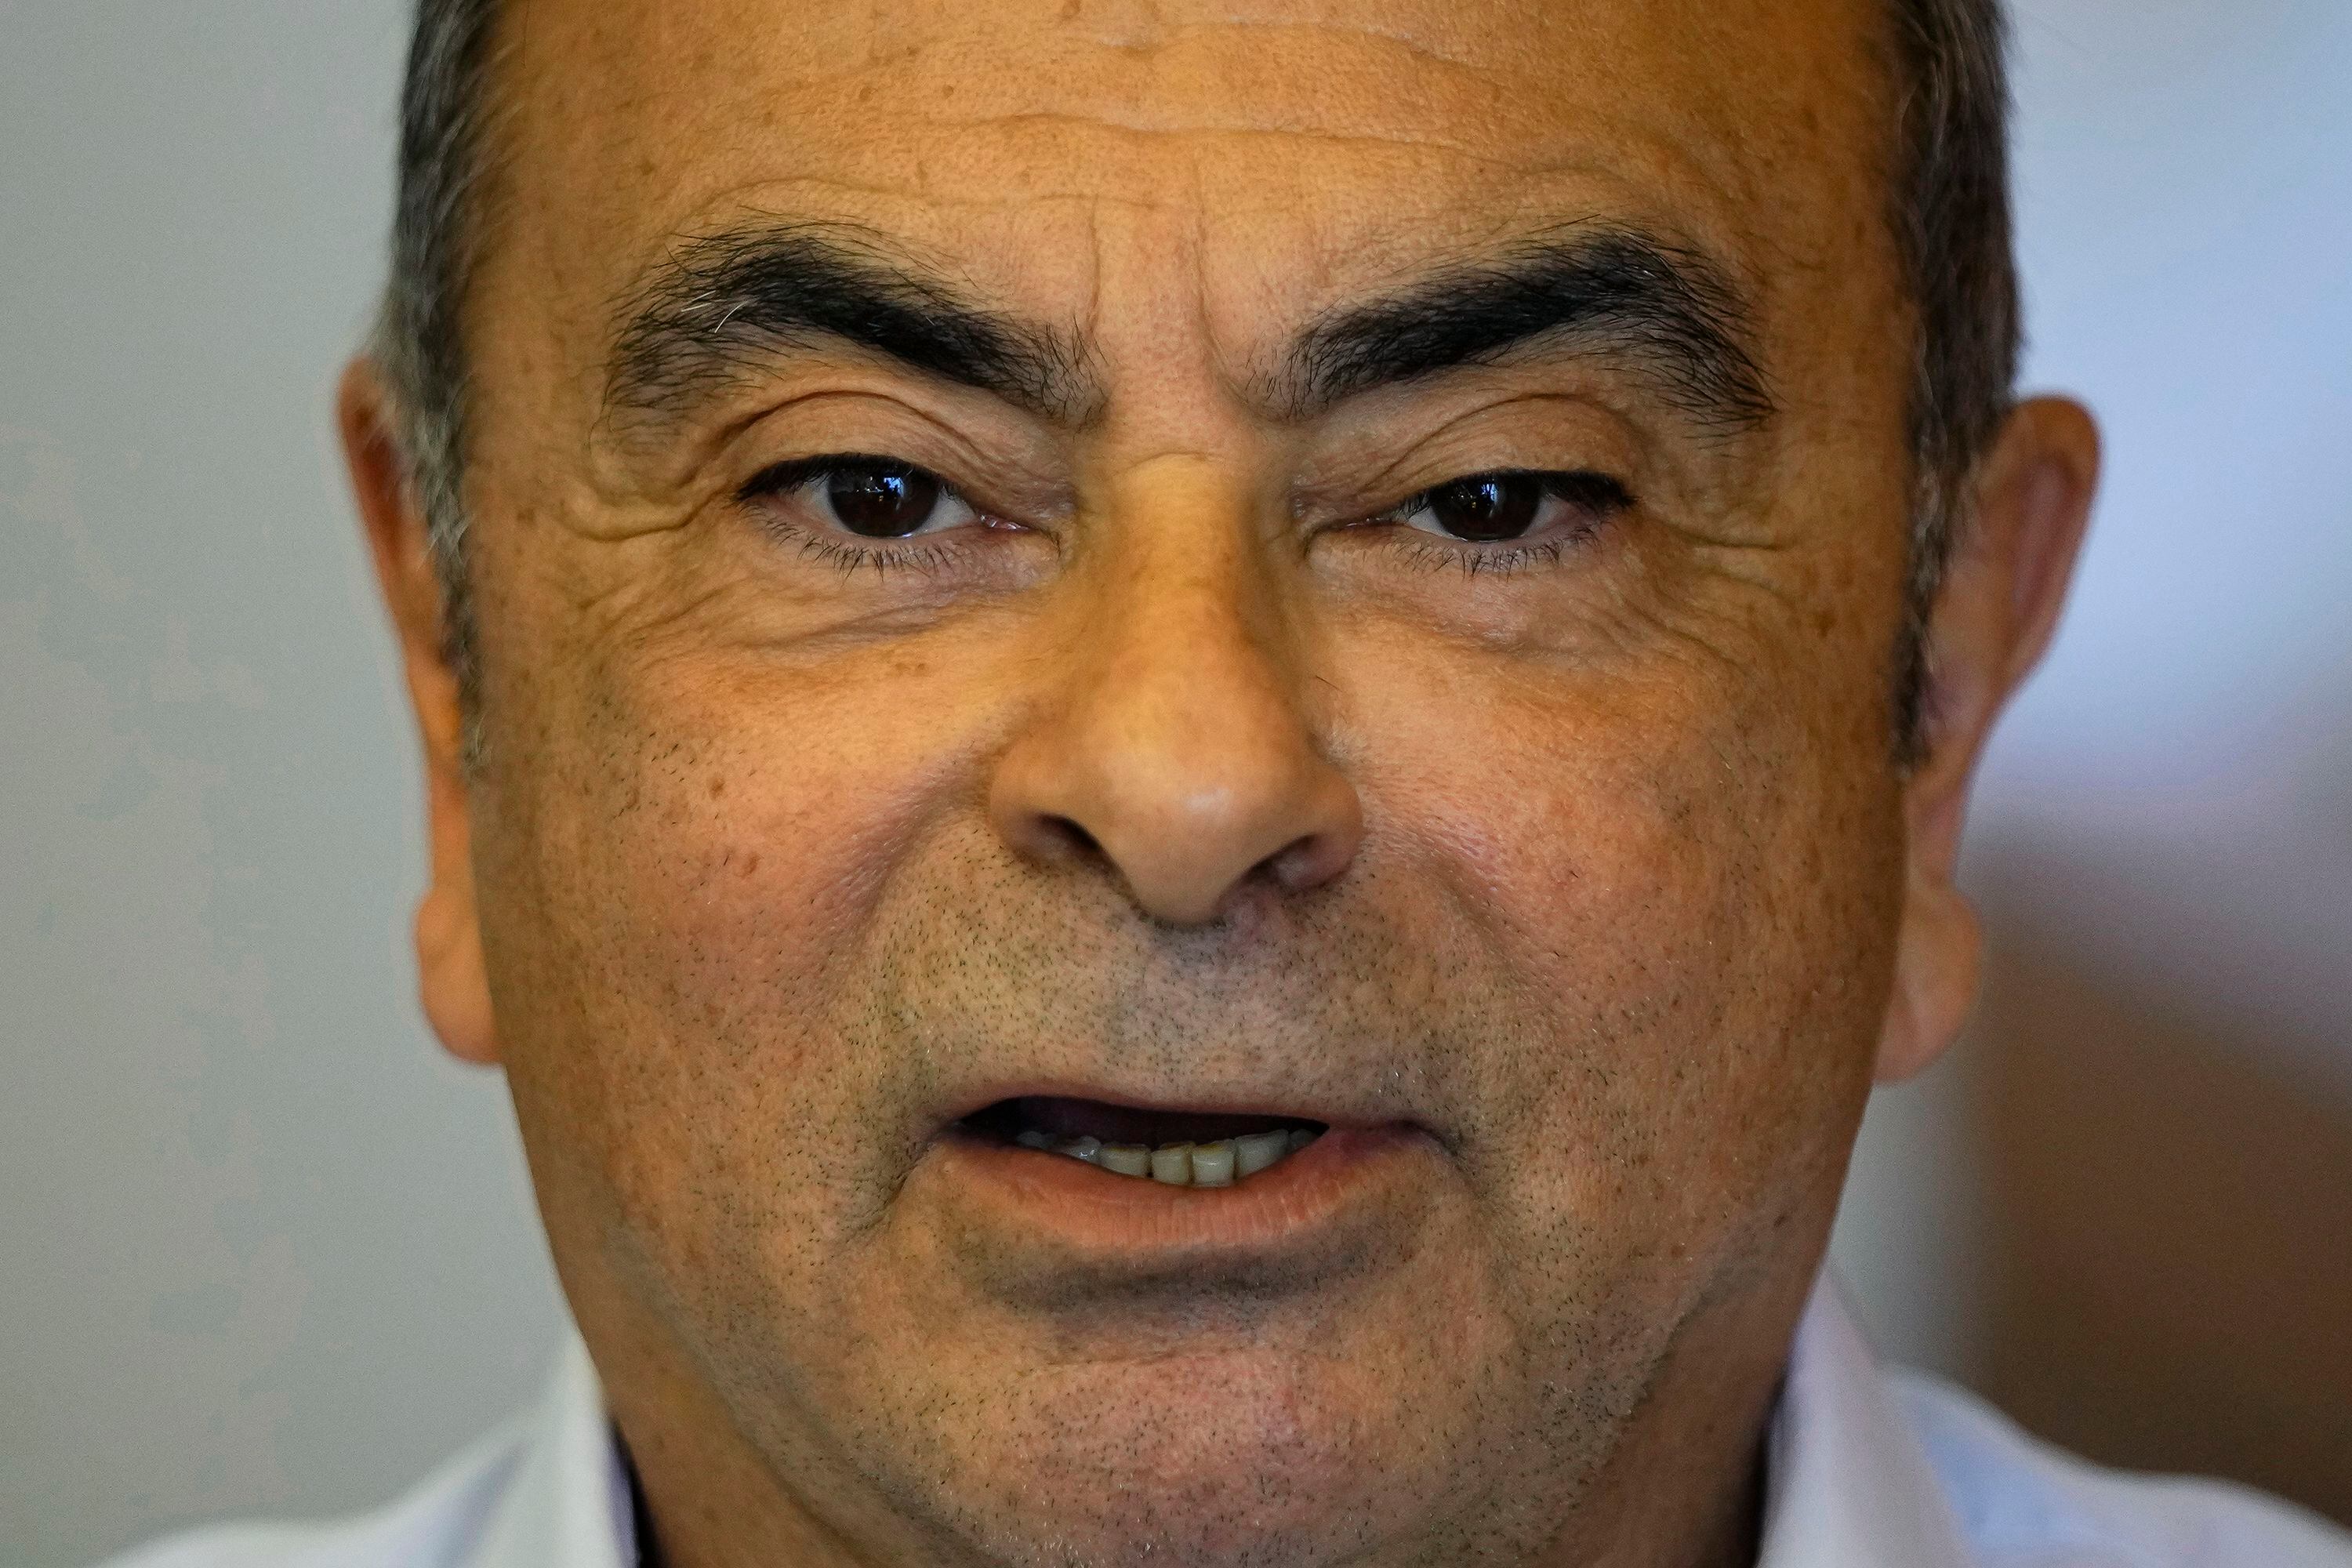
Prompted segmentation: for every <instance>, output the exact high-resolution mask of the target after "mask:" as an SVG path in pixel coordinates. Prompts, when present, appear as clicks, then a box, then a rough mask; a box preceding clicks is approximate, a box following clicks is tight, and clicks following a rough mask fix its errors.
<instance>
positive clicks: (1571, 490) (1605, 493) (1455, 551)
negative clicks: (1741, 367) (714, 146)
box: [735, 452, 1633, 577]
mask: <svg viewBox="0 0 2352 1568" xmlns="http://www.w3.org/2000/svg"><path fill="white" fill-rule="evenodd" d="M878 464H889V465H892V466H904V467H909V468H911V467H913V465H911V464H903V463H902V461H901V459H898V458H884V457H879V456H877V455H875V454H871V453H865V452H832V453H827V454H824V456H821V457H814V458H793V459H792V460H790V461H788V462H782V463H776V464H773V465H772V466H770V467H768V468H762V469H761V471H760V472H759V473H757V474H755V475H753V476H752V477H751V479H749V480H747V481H746V482H745V483H744V484H743V485H742V486H741V488H740V489H738V490H737V491H736V492H735V499H736V501H737V503H738V504H739V505H741V506H744V507H747V508H749V507H751V506H753V505H755V504H756V503H757V502H759V501H760V500H763V499H766V498H769V497H773V496H780V495H787V494H789V493H791V492H792V491H793V490H795V489H800V488H801V487H802V486H803V485H806V484H808V483H810V482H811V481H812V480H814V479H824V478H826V477H828V476H830V475H832V474H835V473H837V472H839V471H840V470H842V469H845V468H856V467H862V466H870V465H878ZM920 471H922V472H925V473H927V474H928V473H929V470H928V469H924V470H920ZM930 477H931V478H932V479H934V480H935V481H936V482H937V483H938V485H939V487H940V494H941V495H942V496H945V497H953V498H955V499H956V500H961V501H962V502H963V503H964V504H965V505H966V506H971V505H972V503H971V500H970V499H969V498H967V497H965V496H964V495H963V493H962V492H961V491H960V490H958V489H956V488H955V487H954V486H952V485H950V484H949V483H948V482H947V481H946V480H945V479H939V478H938V476H937V475H931V476H930ZM1469 479H1537V480H1538V481H1540V485H1541V489H1542V492H1543V495H1544V497H1545V498H1546V499H1547V500H1559V501H1565V502H1568V503H1570V504H1572V505H1577V506H1580V507H1581V508H1582V509H1583V510H1585V511H1587V512H1588V513H1590V514H1591V517H1590V520H1589V521H1587V522H1586V523H1585V524H1584V525H1583V526H1581V527H1579V528H1577V529H1576V530H1575V531H1572V532H1570V533H1566V534H1555V535H1553V536H1551V537H1549V538H1547V539H1538V540H1536V541H1534V542H1528V543H1517V542H1514V543H1509V544H1503V545H1497V546H1496V547H1494V548H1491V549H1481V548H1478V547H1477V543H1476V542H1475V541H1474V540H1460V541H1456V542H1454V543H1453V544H1450V545H1449V544H1447V543H1444V542H1441V541H1440V540H1439V539H1438V538H1437V536H1435V535H1433V534H1431V533H1429V532H1427V531H1424V530H1422V529H1416V528H1413V527H1411V526H1409V525H1408V524H1407V523H1406V522H1405V521H1404V520H1405V519H1406V518H1409V517H1411V516H1412V514H1413V513H1414V512H1416V511H1419V510H1421V509H1422V508H1423V507H1425V506H1427V505H1429V504H1430V503H1431V500H1432V499H1433V497H1435V496H1436V495H1437V493H1438V492H1439V491H1440V490H1443V489H1447V488H1449V487H1450V486H1453V485H1456V484H1461V483H1463V482H1465V480H1469ZM1632 507H1633V493H1632V492H1631V491H1630V490H1628V489H1626V488H1625V486H1624V485H1623V484H1622V483H1621V482H1619V481H1618V480H1617V479H1612V478H1611V477H1610V476H1608V475H1606V474H1601V473H1596V472H1594V471H1592V470H1591V469H1589V468H1584V469H1576V470H1573V471H1561V472H1538V471H1535V470H1530V469H1496V470H1491V471H1489V472H1486V473H1482V474H1465V475H1463V476H1461V477H1460V478H1458V479H1449V480H1447V481H1446V482H1445V483H1444V484H1440V485H1433V486H1431V487H1430V488H1429V489H1425V490H1423V491H1421V492H1420V493H1418V494H1416V495H1413V496H1410V497H1408V498H1407V499H1406V500H1403V501H1402V502H1400V503H1399V504H1398V505H1396V506H1393V507H1391V508H1390V509H1389V510H1387V511H1384V512H1381V513H1378V514H1376V515H1374V516H1373V517H1370V518H1368V519H1366V520H1365V521H1363V522H1361V523H1357V524H1354V525H1352V526H1354V527H1359V528H1361V527H1367V526H1375V525H1377V526H1381V529H1382V531H1383V533H1384V534H1385V535H1386V536H1387V537H1386V540H1385V543H1386V545H1387V547H1388V548H1389V549H1390V550H1391V551H1393V552H1395V553H1396V555H1397V556H1398V557H1399V558H1400V559H1401V560H1402V561H1404V562H1405V563H1408V564H1409V565H1412V566H1413V567H1414V568H1416V569H1419V570H1423V571H1433V572H1442V571H1449V570H1452V571H1459V572H1461V573H1462V574H1463V575H1464V576H1465V577H1468V576H1475V575H1477V574H1479V573H1482V572H1491V573H1498V574H1504V575H1509V574H1514V573H1518V572H1525V571H1528V570H1530V569H1532V568H1535V567H1538V566H1550V565H1557V564H1559V562H1560V561H1561V560H1562V559H1564V558H1565V557H1566V555H1567V554H1568V552H1569V550H1570V548H1571V547H1574V546H1578V545H1581V544H1583V543H1585V542H1587V541H1589V540H1591V538H1592V536H1593V535H1594V534H1595V533H1597V532H1599V531H1601V528H1602V527H1603V526H1604V525H1605V524H1606V523H1607V522H1608V521H1610V520H1611V519H1612V518H1614V517H1616V516H1617V515H1618V514H1620V513H1622V512H1624V511H1627V510H1631V509H1632ZM973 510H974V511H975V512H976V513H978V514H979V515H980V516H981V517H982V518H983V519H984V518H985V517H986V516H987V514H986V513H985V512H981V511H980V509H979V508H978V507H976V506H975V507H973ZM760 521H761V527H762V528H764V529H765V530H766V531H767V532H768V533H770V534H771V535H772V536H774V537H777V538H780V539H784V540H789V541H791V542H793V543H796V544H798V545H799V546H800V549H801V552H802V553H803V554H804V555H807V556H810V557H812V558H814V559H815V560H819V561H822V562H824V563H825V564H827V565H829V566H832V567H834V568H835V569H836V570H838V571H839V572H840V573H841V574H842V575H844V576H848V575H851V574H854V573H856V572H857V571H859V570H861V569H863V568H866V567H871V568H873V570H874V572H875V573H876V574H877V575H879V574H884V573H887V572H888V571H889V570H891V569H892V568H894V567H898V568H912V569H914V570H916V571H919V572H934V573H936V572H943V571H945V570H947V569H948V568H949V567H950V566H953V565H955V564H957V563H960V562H961V561H962V560H963V558H964V556H965V555H966V554H967V553H968V550H969V546H966V545H961V544H957V543H953V542H950V541H952V540H953V539H954V537H955V534H956V533H959V532H961V531H962V530H961V529H958V530H953V531H950V532H948V533H946V534H944V535H941V536H940V538H939V540H937V541H935V542H922V543H913V542H908V543H905V544H900V545H897V546H884V545H878V544H877V545H868V544H860V543H856V542H851V541H847V540H842V539H836V538H832V537H829V536H827V535H824V534H820V533H816V532H814V531H811V530H809V529H806V528H803V527H802V526H801V525H800V524H798V523H796V522H791V521H786V520H784V519H782V518H781V517H777V516H775V515H773V514H765V515H762V516H761V520H760Z"/></svg>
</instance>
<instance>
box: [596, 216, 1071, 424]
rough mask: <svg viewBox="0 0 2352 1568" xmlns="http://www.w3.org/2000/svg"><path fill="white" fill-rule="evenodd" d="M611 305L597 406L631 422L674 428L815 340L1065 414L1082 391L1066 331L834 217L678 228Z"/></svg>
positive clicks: (1065, 416) (1068, 414)
mask: <svg viewBox="0 0 2352 1568" xmlns="http://www.w3.org/2000/svg"><path fill="white" fill-rule="evenodd" d="M618 314H619V316H620V318H621V325H620V328H619V330H618V332H617V334H616V335H615V338H614V350H613V354H612V360H611V368H610V371H609V375H608V380H607V383H606V386H605V399H604V401H605V407H606V409H607V411H608V414H609V415H610V416H613V417H614V419H615V421H616V422H617V423H619V424H620V425H621V426H623V427H624V428H625V429H627V430H628V431H629V432H630V433H632V434H635V435H639V436H643V435H646V434H648V433H658V432H660V431H666V430H669V429H673V428H675V427H676V426H677V424H679V423H681V422H683V421H684V420H686V419H688V418H689V417H691V416H692V415H693V414H694V413H695V412H696V411H697V410H698V409H700V408H702V407H704V406H706V405H708V403H709V400H710V399H711V398H712V397H714V396H717V395H723V394H724V393H726V392H727V391H729V390H730V389H731V388H733V387H736V386H738V385H740V384H742V383H743V382H745V381H746V380H749V379H751V378H753V377H756V376H757V375H759V374H761V373H762V371H763V370H765V369H767V368H770V367H772V365H773V364H774V363H775V361H776V360H777V359H778V358H779V357H780V356H783V355H788V354H791V353H795V352H798V351H803V350H807V349H810V348H813V347H815V346H817V345H818V344H820V343H823V342H832V343H835V344H848V345H850V346H852V347H855V348H859V349H863V350H866V351H867V352H869V353H875V354H878V355H881V356H882V357H884V358H886V359H889V360H893V361H896V362H897V363H900V364H902V365H906V366H909V367H911V368H913V369H915V370H918V371H920V372H923V373H925V374H929V375H933V376H937V377H939V378H940V379H941V380H943V381H949V382H953V383H955V384H958V385H961V386H969V387H975V388H978V389H979V390H981V391H983V392H988V393H992V394H994V395H997V396H1000V397H1003V398H1006V399H1008V400H1009V401H1012V402H1013V403H1017V404H1020V405H1023V406H1024V407H1027V408H1031V409H1034V410H1036V411H1038V412H1040V413H1042V414H1045V415H1046V416H1051V417H1055V418H1063V419H1073V418H1076V417H1078V416H1080V415H1081V414H1082V411H1083V410H1084V409H1085V408H1087V406H1089V405H1091V404H1092V403H1093V402H1094V401H1095V397H1094V394H1093V390H1092V388H1091V387H1090V385H1089V384H1087V379H1086V377H1085V375H1084V374H1083V365H1082V361H1081V358H1080V356H1079V355H1078V353H1077V352H1076V349H1075V348H1074V347H1072V346H1071V345H1070V344H1068V343H1067V342H1064V341H1062V340H1060V339H1058V338H1056V337H1055V335H1054V334H1052V333H1049V332H1047V331H1044V330H1042V329H1039V328H1037V327H1034V326H1031V325H1029V324H1026V323H1024V322H1020V321H1013V320H1012V319H1010V318H1007V317H1005V316H1003V315H1002V314H999V313H996V312H993V311H991V310H987V309H986V308H984V307H983V306H982V305H980V304H978V303H977V302H975V301H973V300H970V299H967V298H965V297H964V296H962V295H961V294H960V293H959V292H958V291H957V290H956V289H954V288H953V287H951V286H950V284H949V283H948V282H947V281H945V280H944V279H942V278H940V277H939V276H937V275H935V274H933V273H930V272H928V271H926V270H925V269H923V268H921V267H919V265H917V264H915V263H913V262H912V261H910V260H908V259H907V258H903V257H899V256H897V255H895V254H893V253H892V252H891V250H890V248H889V247H887V245H885V244H883V243H882V242H881V241H879V240H878V239H869V238H867V237H865V236H863V235H861V234H859V233H857V232H856V231H850V230H844V229H841V228H838V227H834V226H801V225H784V224H761V225H758V226H751V227H738V228H730V229H725V230H721V231H719V232H716V233H711V234H705V235H698V236H695V237H690V238H688V239H684V240H681V241H679V242H678V243H677V244H676V245H675V246H673V247H671V249H670V252H669V254H668V255H667V257H665V258H663V259H662V260H661V261H660V262H658V263H656V265H655V266H654V267H653V268H650V269H649V270H648V272H647V273H646V277H645V278H644V279H642V280H641V281H640V282H639V284H638V285H637V287H636V288H635V289H633V290H632V291H631V293H630V295H629V296H628V298H627V299H626V300H625V301H624V303H623V306H622V307H621V309H620V310H619V312H618Z"/></svg>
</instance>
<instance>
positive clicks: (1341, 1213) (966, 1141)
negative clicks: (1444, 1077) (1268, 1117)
mask: <svg viewBox="0 0 2352 1568" xmlns="http://www.w3.org/2000/svg"><path fill="white" fill-rule="evenodd" d="M1433 1150H1434V1145H1433V1143H1432V1142H1431V1141H1430V1139H1429V1138H1428V1136H1427V1135H1426V1134H1424V1133H1423V1132H1420V1131H1417V1130H1415V1129H1412V1128H1410V1127H1403V1126H1386V1127H1334V1128H1331V1129H1329V1130H1328V1131H1325V1132H1324V1133H1323V1134H1322V1135H1321V1136H1320V1137H1318V1138H1317V1139H1316V1140H1315V1142H1312V1143H1309V1144H1308V1145H1307V1147H1306V1148H1304V1149H1301V1150H1299V1151H1298V1152H1296V1153H1294V1154H1290V1155H1288V1156H1286V1157H1285V1158H1284V1159H1282V1160H1280V1161H1278V1162H1277V1163H1275V1164H1273V1165H1270V1166H1268V1167H1267V1168H1266V1169H1265V1170H1263V1171H1260V1172H1258V1173H1255V1174H1254V1175H1250V1176H1244V1177H1243V1178H1242V1179H1241V1180H1240V1181H1238V1182H1236V1183H1234V1184H1233V1185H1232V1186H1230V1187H1178V1186H1171V1185H1169V1184H1167V1183H1165V1182H1155V1181H1152V1180H1150V1178H1148V1177H1144V1176H1124V1175H1120V1174H1118V1173H1116V1172H1112V1171H1104V1170H1099V1169H1097V1168H1096V1167H1095V1166H1093V1165H1089V1164H1087V1163H1086V1162H1084V1161H1082V1160H1076V1159H1072V1158H1071V1157H1070V1156H1068V1155H1066V1154H1054V1153H1048V1152H1044V1151H1042V1150H1035V1149H1024V1148H1021V1147H1019V1146H1017V1145H1014V1144H1009V1143H1001V1142H997V1141H996V1140H994V1139H992V1138H985V1137H982V1135H980V1134H978V1133H975V1132H971V1131H966V1130H964V1129H962V1128H956V1129H953V1130H951V1131H949V1132H948V1133H946V1134H945V1135H944V1136H943V1137H942V1138H941V1139H940V1142H939V1143H937V1144H936V1145H934V1147H933V1149H932V1151H931V1155H932V1160H933V1161H934V1162H936V1163H937V1165H938V1169H937V1171H936V1172H935V1173H936V1174H937V1175H938V1176H940V1178H942V1179H944V1181H945V1182H946V1183H947V1184H949V1189H950V1191H951V1192H954V1193H957V1194H961V1196H962V1197H963V1198H965V1199H966V1200H967V1201H969V1202H972V1203H975V1204H978V1205H982V1206H983V1207H984V1208H987V1209H993V1210H996V1211H999V1212H1000V1213H1001V1215H1002V1217H1003V1221H1004V1222H1005V1223H1006V1225H1007V1226H1014V1227H1018V1228H1019V1229H1020V1230H1021V1231H1022V1232H1023V1233H1024V1234H1027V1235H1029V1236H1032V1237H1039V1238H1040V1239H1043V1238H1044V1237H1048V1236H1050V1237H1052V1238H1054V1239H1055V1240H1057V1241H1059V1242H1061V1243H1062V1244H1063V1245H1065V1246H1067V1247H1074V1248H1076V1249H1078V1250H1080V1251H1083V1252H1086V1253H1090V1254H1099V1255H1104V1256H1106V1257H1108V1256H1116V1255H1121V1254H1124V1255H1129V1256H1132V1257H1134V1258H1136V1259H1138V1260H1139V1261H1141V1260H1144V1259H1148V1258H1170V1257H1182V1256H1199V1255H1214V1254H1246V1253H1252V1252H1259V1251H1265V1250H1268V1249H1273V1248H1278V1247H1286V1246H1296V1245H1297V1244H1299V1243H1300V1242H1301V1241H1303V1240H1304V1239H1306V1238H1307V1237H1309V1236H1311V1235H1312V1234H1313V1233H1315V1232H1317V1231H1319V1230H1325V1229H1328V1228H1330V1227H1332V1226H1336V1225H1339V1224H1341V1223H1342V1222H1343V1221H1344V1220H1345V1219H1346V1217H1347V1216H1348V1215H1349V1214H1350V1213H1352V1212H1355V1211H1358V1210H1360V1209H1363V1208H1366V1207H1368V1206H1376V1205H1378V1204H1379V1202H1380V1200H1381V1196H1382V1194H1384V1193H1385V1192H1388V1191H1391V1190H1393V1188H1394V1187H1395V1185H1396V1184H1399V1183H1401V1182H1403V1181H1406V1180H1408V1179H1409V1178H1410V1175H1411V1173H1412V1167H1413V1166H1414V1165H1415V1164H1416V1163H1418V1162H1419V1161H1420V1160H1421V1159H1424V1158H1427V1157H1428V1156H1429V1155H1430V1154H1431V1153H1432V1152H1433Z"/></svg>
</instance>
